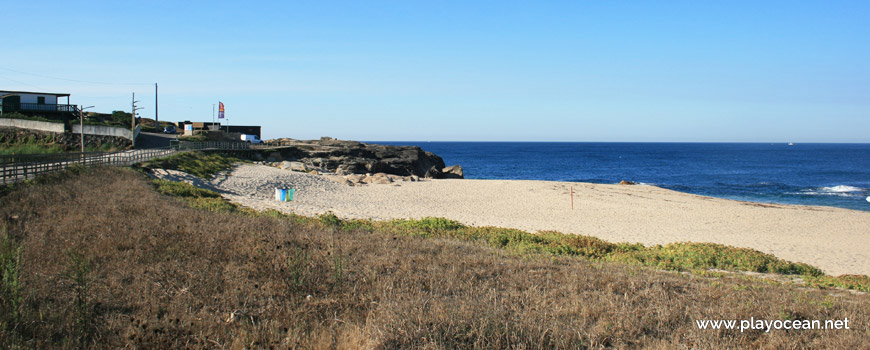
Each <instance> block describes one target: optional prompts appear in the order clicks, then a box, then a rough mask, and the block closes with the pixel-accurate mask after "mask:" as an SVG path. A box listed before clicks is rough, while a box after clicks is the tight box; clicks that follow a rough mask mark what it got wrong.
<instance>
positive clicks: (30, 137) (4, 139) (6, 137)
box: [0, 127, 130, 151]
mask: <svg viewBox="0 0 870 350" xmlns="http://www.w3.org/2000/svg"><path fill="white" fill-rule="evenodd" d="M22 144H41V145H62V146H64V147H66V148H67V149H68V150H70V151H75V150H77V149H78V148H80V147H81V135H79V134H73V133H69V132H67V133H63V132H60V133H55V132H47V131H40V130H33V129H21V128H12V127H0V146H2V145H22ZM105 145H110V146H112V148H117V149H123V148H127V147H129V146H130V140H128V139H126V138H123V137H117V136H103V135H88V134H85V146H86V147H87V146H93V147H98V148H99V147H104V146H105Z"/></svg>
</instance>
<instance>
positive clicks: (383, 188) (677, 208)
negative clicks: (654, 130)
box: [176, 164, 870, 275]
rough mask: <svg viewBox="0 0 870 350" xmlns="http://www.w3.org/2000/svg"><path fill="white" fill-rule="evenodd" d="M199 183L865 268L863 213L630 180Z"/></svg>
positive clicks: (272, 204)
mask: <svg viewBox="0 0 870 350" xmlns="http://www.w3.org/2000/svg"><path fill="white" fill-rule="evenodd" d="M185 178H187V177H185ZM176 180H185V179H184V178H176ZM187 180H188V181H194V182H195V180H191V179H190V178H187ZM198 185H199V186H207V187H212V188H213V189H216V190H218V191H220V192H221V193H222V194H223V195H224V196H225V197H226V198H228V199H229V200H231V201H233V202H235V203H238V204H241V205H244V206H248V207H252V208H255V209H259V210H262V209H267V208H272V209H277V210H281V211H284V212H293V213H297V214H301V215H317V214H321V213H324V212H326V211H332V212H333V213H335V214H336V215H337V216H339V217H341V218H369V219H375V220H386V219H395V218H421V217H427V216H434V217H445V218H449V219H453V220H457V221H459V222H462V223H464V224H467V225H475V226H499V227H510V228H517V229H522V230H526V231H529V232H536V231H543V230H555V231H560V232H564V233H574V234H584V235H591V236H595V237H599V238H602V239H604V240H607V241H611V242H640V243H643V244H646V245H650V244H665V243H671V242H712V243H721V244H727V245H733V246H737V247H746V248H753V249H757V250H760V251H763V252H766V253H771V254H774V255H776V256H777V257H780V258H783V259H787V260H791V261H798V262H804V263H809V264H812V265H815V266H817V267H819V268H821V269H823V270H824V271H825V272H826V273H828V274H832V275H840V274H864V275H870V249H868V247H870V212H861V211H854V210H846V209H839V208H830V207H816V206H792V205H777V204H759V203H750V202H741V201H733V200H726V199H718V198H711V197H704V196H697V195H692V194H686V193H680V192H675V191H671V190H666V189H662V188H658V187H653V186H637V185H634V186H626V185H602V184H588V183H567V182H550V181H515V180H510V181H508V180H468V179H466V180H427V181H420V182H394V183H391V184H370V185H363V186H347V185H344V184H340V183H337V182H335V181H332V180H330V179H329V178H328V177H326V176H320V175H311V174H306V173H300V172H292V171H287V170H281V169H277V168H273V167H269V166H263V165H250V164H245V165H241V166H239V167H237V168H235V169H234V170H232V171H231V172H230V173H229V174H223V175H219V176H217V177H216V178H215V179H213V180H212V181H211V183H204V182H203V183H198ZM278 186H288V187H294V188H296V189H297V192H296V199H295V200H294V201H292V202H278V201H276V200H275V199H274V198H273V196H274V188H275V187H278ZM571 186H573V187H574V209H573V210H572V209H571V197H570V194H569V193H570V187H571Z"/></svg>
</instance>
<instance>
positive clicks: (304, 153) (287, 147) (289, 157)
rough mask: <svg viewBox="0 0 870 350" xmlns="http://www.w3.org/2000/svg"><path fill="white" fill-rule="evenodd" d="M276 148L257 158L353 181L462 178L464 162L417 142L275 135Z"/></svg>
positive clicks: (280, 166) (270, 142)
mask: <svg viewBox="0 0 870 350" xmlns="http://www.w3.org/2000/svg"><path fill="white" fill-rule="evenodd" d="M266 144H268V145H272V146H275V147H276V148H275V149H271V150H266V151H262V152H260V153H255V154H254V160H255V161H257V162H258V163H260V164H264V165H270V166H274V167H278V168H281V169H285V170H291V171H299V172H306V173H311V172H314V173H317V174H332V175H338V176H342V177H343V178H345V179H346V180H347V181H348V182H349V183H350V184H361V183H389V182H393V181H398V180H403V181H417V180H419V179H421V178H424V179H426V178H429V179H462V178H464V175H465V174H464V172H463V169H462V166H460V165H453V166H449V167H448V166H446V165H445V164H444V160H443V159H442V158H441V157H439V156H437V155H435V154H434V153H432V152H426V151H424V150H423V149H421V148H420V147H416V146H390V145H378V144H369V143H362V142H358V141H345V140H336V139H333V138H330V137H323V138H321V139H320V140H294V139H274V140H267V141H266Z"/></svg>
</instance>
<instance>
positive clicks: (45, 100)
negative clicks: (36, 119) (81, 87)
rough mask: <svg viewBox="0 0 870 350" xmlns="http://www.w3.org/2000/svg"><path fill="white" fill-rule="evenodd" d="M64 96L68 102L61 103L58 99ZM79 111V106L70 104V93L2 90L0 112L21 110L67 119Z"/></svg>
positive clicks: (26, 112)
mask: <svg viewBox="0 0 870 350" xmlns="http://www.w3.org/2000/svg"><path fill="white" fill-rule="evenodd" d="M63 97H66V104H59V103H58V100H59V99H60V98H63ZM61 102H63V101H61ZM78 111H79V110H78V107H76V106H75V105H71V104H69V94H57V93H51V92H34V91H5V90H0V114H3V113H11V112H19V113H21V114H27V115H39V116H42V117H46V118H50V119H63V120H67V119H69V118H70V117H71V116H73V115H74V114H76V113H78Z"/></svg>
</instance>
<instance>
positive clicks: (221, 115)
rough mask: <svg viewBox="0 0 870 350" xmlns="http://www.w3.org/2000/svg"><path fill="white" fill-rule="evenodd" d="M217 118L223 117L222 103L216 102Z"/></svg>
mask: <svg viewBox="0 0 870 350" xmlns="http://www.w3.org/2000/svg"><path fill="white" fill-rule="evenodd" d="M218 119H224V103H223V102H218Z"/></svg>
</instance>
